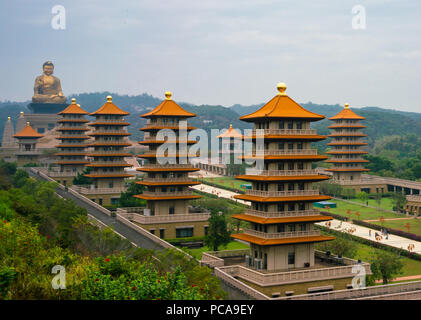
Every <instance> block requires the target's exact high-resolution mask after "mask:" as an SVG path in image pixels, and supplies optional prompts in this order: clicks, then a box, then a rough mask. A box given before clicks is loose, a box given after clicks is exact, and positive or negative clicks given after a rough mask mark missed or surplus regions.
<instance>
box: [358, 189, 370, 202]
mask: <svg viewBox="0 0 421 320" xmlns="http://www.w3.org/2000/svg"><path fill="white" fill-rule="evenodd" d="M357 199H358V200H360V201H361V202H362V203H365V202H366V201H367V200H368V194H367V193H365V192H364V191H361V192H358V193H357Z"/></svg>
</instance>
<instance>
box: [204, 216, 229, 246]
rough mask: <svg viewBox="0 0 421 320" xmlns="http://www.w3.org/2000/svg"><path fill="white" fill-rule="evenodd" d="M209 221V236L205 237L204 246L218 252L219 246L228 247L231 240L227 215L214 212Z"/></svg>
mask: <svg viewBox="0 0 421 320" xmlns="http://www.w3.org/2000/svg"><path fill="white" fill-rule="evenodd" d="M208 221H209V227H208V234H207V235H206V236H205V239H204V244H205V245H206V246H208V247H209V248H212V250H213V251H218V247H219V246H226V245H227V244H228V243H229V242H230V240H231V238H230V232H229V231H228V229H227V222H226V220H225V215H223V214H220V213H217V212H216V211H212V212H211V215H210V218H209V220H208Z"/></svg>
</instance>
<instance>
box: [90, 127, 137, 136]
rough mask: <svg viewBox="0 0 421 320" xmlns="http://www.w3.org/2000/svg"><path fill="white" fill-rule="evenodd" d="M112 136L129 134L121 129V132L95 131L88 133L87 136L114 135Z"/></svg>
mask: <svg viewBox="0 0 421 320" xmlns="http://www.w3.org/2000/svg"><path fill="white" fill-rule="evenodd" d="M114 134H124V135H127V134H130V133H129V132H128V131H127V130H124V129H121V130H95V131H92V132H91V133H89V134H88V135H104V136H106V135H114Z"/></svg>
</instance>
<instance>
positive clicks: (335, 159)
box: [325, 157, 369, 162]
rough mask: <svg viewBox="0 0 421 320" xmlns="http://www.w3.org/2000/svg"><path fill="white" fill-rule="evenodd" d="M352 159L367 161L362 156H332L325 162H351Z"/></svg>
mask: <svg viewBox="0 0 421 320" xmlns="http://www.w3.org/2000/svg"><path fill="white" fill-rule="evenodd" d="M353 161H360V162H369V161H368V160H365V159H363V158H336V157H332V158H330V159H329V160H327V161H325V162H353Z"/></svg>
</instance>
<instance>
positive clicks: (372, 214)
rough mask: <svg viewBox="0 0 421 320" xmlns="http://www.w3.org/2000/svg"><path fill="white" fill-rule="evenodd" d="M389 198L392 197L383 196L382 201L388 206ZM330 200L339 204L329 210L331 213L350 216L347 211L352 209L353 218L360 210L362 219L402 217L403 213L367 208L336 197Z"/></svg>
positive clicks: (355, 217)
mask: <svg viewBox="0 0 421 320" xmlns="http://www.w3.org/2000/svg"><path fill="white" fill-rule="evenodd" d="M388 200H390V199H388V198H383V199H382V203H383V201H384V206H387V202H388ZM329 201H331V202H335V203H336V205H337V208H331V209H329V210H327V211H329V212H331V213H335V214H338V215H341V216H343V217H349V216H348V214H347V213H346V212H347V210H351V216H350V218H351V219H357V218H358V217H357V216H356V215H355V212H356V211H358V212H359V213H360V220H370V219H378V218H380V217H384V218H402V215H398V214H395V213H391V212H387V211H383V210H381V209H372V208H367V207H364V206H362V205H357V204H351V203H347V202H345V201H341V200H336V199H332V200H329ZM353 201H354V200H353ZM355 201H357V202H358V200H355ZM373 201H374V200H373Z"/></svg>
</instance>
